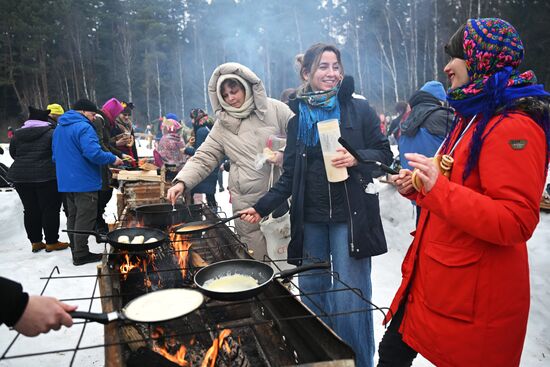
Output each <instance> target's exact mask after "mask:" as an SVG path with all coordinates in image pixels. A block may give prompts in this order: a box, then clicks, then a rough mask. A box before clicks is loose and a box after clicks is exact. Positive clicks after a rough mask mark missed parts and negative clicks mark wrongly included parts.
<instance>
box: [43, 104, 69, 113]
mask: <svg viewBox="0 0 550 367" xmlns="http://www.w3.org/2000/svg"><path fill="white" fill-rule="evenodd" d="M47 109H48V110H50V115H63V114H64V113H65V110H64V109H63V107H61V105H59V104H57V103H52V104H49V105H48V107H47Z"/></svg>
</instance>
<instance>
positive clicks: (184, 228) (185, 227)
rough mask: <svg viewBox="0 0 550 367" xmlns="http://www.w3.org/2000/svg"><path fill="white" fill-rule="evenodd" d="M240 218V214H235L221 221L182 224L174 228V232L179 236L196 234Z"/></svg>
mask: <svg viewBox="0 0 550 367" xmlns="http://www.w3.org/2000/svg"><path fill="white" fill-rule="evenodd" d="M240 216H241V214H239V213H237V214H235V215H233V216H231V217H229V218H225V219H222V220H203V221H198V222H189V223H185V224H182V225H181V226H177V227H176V228H174V231H175V232H176V233H180V234H191V233H196V232H202V231H206V230H209V229H211V228H213V227H215V226H217V225H220V224H224V223H227V222H229V221H230V220H233V219H237V218H239V217H240Z"/></svg>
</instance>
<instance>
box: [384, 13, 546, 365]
mask: <svg viewBox="0 0 550 367" xmlns="http://www.w3.org/2000/svg"><path fill="white" fill-rule="evenodd" d="M445 50H446V52H447V53H448V54H449V55H450V56H451V60H450V61H449V63H448V64H447V65H446V66H445V69H444V71H445V72H446V74H447V75H448V77H449V80H450V82H451V88H450V89H449V91H448V95H447V99H448V101H449V103H450V104H451V106H452V107H454V108H455V109H456V111H457V114H458V118H457V119H456V121H455V122H454V125H453V127H452V129H451V132H450V134H449V135H448V137H447V139H446V141H445V142H444V144H443V146H442V147H441V149H440V152H439V154H440V155H447V156H450V157H452V158H453V159H454V164H453V165H452V168H451V170H450V172H449V175H448V177H446V176H444V175H443V174H442V171H441V169H440V168H439V165H438V164H437V163H436V162H434V160H432V159H431V158H427V157H425V156H422V155H420V154H414V153H413V154H407V155H406V158H407V159H408V160H409V163H410V165H411V166H412V167H413V168H414V169H415V171H417V172H416V173H415V174H414V176H415V180H414V184H415V185H414V186H415V187H413V177H412V176H413V174H412V173H411V171H409V170H401V171H400V173H399V175H396V176H394V180H395V184H396V185H397V187H398V190H399V192H400V193H401V194H402V195H404V196H406V197H407V198H409V199H413V200H415V201H416V202H417V204H418V205H420V206H421V207H422V213H421V217H420V220H419V223H418V227H417V231H416V233H415V234H414V240H413V242H412V244H411V246H410V248H409V250H408V253H407V255H406V257H405V259H404V261H403V265H402V273H403V281H402V283H401V286H400V288H399V290H398V291H397V294H396V295H395V298H394V300H393V302H392V305H391V312H390V313H389V314H388V317H387V318H386V320H385V322H388V321H389V319H390V318H392V316H393V320H392V322H391V324H390V326H389V328H388V330H387V331H386V334H385V335H384V337H383V339H382V341H381V343H380V348H379V354H380V362H379V366H410V365H411V363H412V361H413V359H414V358H415V357H416V354H417V352H418V353H420V354H422V355H423V356H424V357H426V358H427V359H428V360H430V361H431V362H432V363H434V364H435V365H437V366H468V367H474V366H483V367H487V366H499V367H503V366H518V365H519V363H520V358H521V351H522V348H523V341H524V338H525V331H526V327H527V317H528V314H529V264H528V260H527V247H526V241H527V240H528V239H529V238H530V237H531V235H532V234H533V231H534V230H535V227H536V225H537V223H538V221H539V208H538V203H539V199H540V193H541V192H542V190H543V188H544V183H545V178H546V173H547V167H548V151H549V150H548V149H549V147H548V146H549V143H548V141H549V136H550V134H549V131H550V123H549V118H548V101H549V96H550V95H549V94H548V93H547V92H545V91H544V89H543V88H542V86H540V85H537V84H536V79H535V76H534V74H533V72H532V71H527V72H524V73H519V72H518V71H517V68H518V66H519V64H520V63H521V61H522V59H523V45H522V42H521V40H520V38H519V35H518V34H517V32H516V30H515V29H514V27H513V26H512V25H510V24H509V23H507V22H505V21H503V20H501V19H495V18H485V19H470V20H468V21H467V22H466V24H465V25H464V26H462V27H461V28H460V29H459V30H458V31H457V32H456V33H455V34H454V35H453V36H452V37H451V40H450V41H449V44H448V45H447V46H446V47H445ZM415 188H416V190H415Z"/></svg>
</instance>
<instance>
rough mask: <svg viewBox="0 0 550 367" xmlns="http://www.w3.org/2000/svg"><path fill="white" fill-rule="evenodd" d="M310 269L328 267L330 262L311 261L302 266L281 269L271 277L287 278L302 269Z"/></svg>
mask: <svg viewBox="0 0 550 367" xmlns="http://www.w3.org/2000/svg"><path fill="white" fill-rule="evenodd" d="M312 269H330V263H329V262H328V261H325V262H320V263H311V264H306V265H302V266H297V267H295V268H294V269H288V270H283V271H281V272H279V273H276V274H275V275H273V278H283V279H284V278H288V277H290V276H292V275H294V274H298V273H301V272H303V271H307V270H312Z"/></svg>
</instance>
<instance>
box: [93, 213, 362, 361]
mask: <svg viewBox="0 0 550 367" xmlns="http://www.w3.org/2000/svg"><path fill="white" fill-rule="evenodd" d="M204 208H205V209H206V211H203V212H201V213H200V216H201V217H202V218H201V217H199V218H193V219H194V220H197V219H205V217H206V218H207V219H212V215H213V214H212V213H211V212H210V211H209V209H208V208H206V207H204ZM209 213H210V214H209ZM209 215H210V216H211V218H208V216H209ZM166 231H167V233H168V236H169V241H170V243H169V244H166V245H163V246H161V247H159V248H157V249H154V250H150V251H146V252H143V253H121V252H117V251H114V252H112V254H111V255H110V256H109V262H108V266H107V267H106V268H105V270H107V269H110V271H111V272H114V273H115V274H116V273H118V274H119V276H116V277H103V278H102V279H103V280H113V284H112V285H110V287H112V288H111V289H112V290H113V291H112V292H111V293H113V294H119V295H120V296H119V298H117V299H113V303H114V305H113V306H111V307H114V308H115V309H117V308H119V307H120V305H124V304H126V303H127V302H129V301H131V299H133V298H134V297H135V296H138V295H140V294H143V293H146V292H150V291H155V290H157V289H165V288H181V287H190V286H191V287H192V286H193V285H192V284H193V281H192V278H193V276H194V274H195V272H196V271H197V270H198V269H199V268H201V267H203V266H206V265H208V264H211V263H215V262H218V261H222V260H228V259H239V258H240V259H243V258H249V256H248V253H247V248H246V246H245V245H244V244H243V243H242V242H240V241H239V240H238V238H237V237H236V236H235V234H234V233H233V232H231V230H230V229H229V228H228V227H226V226H219V227H218V228H215V229H213V230H211V231H208V232H205V233H203V235H189V234H186V235H183V234H180V233H174V232H172V231H170V230H169V228H167V230H166ZM273 292H274V293H273ZM115 302H116V303H115ZM104 308H105V307H104ZM107 308H108V307H107ZM113 326H115V325H113ZM134 326H135V327H134V328H135V330H136V333H137V334H136V335H137V338H132V339H130V340H128V339H127V338H125V337H124V335H120V334H119V340H120V338H121V339H122V340H123V341H125V342H126V344H122V346H121V348H120V349H119V352H118V353H120V355H121V358H120V360H122V361H128V362H127V363H128V364H127V365H128V366H138V365H140V366H141V365H148V364H147V362H144V361H143V360H142V358H143V356H142V355H141V354H139V352H140V350H141V351H143V349H144V348H146V349H148V350H149V352H150V353H151V354H154V355H155V356H156V358H163V359H164V360H165V361H166V362H167V363H173V364H174V365H178V366H197V367H198V366H201V367H214V366H218V367H225V366H242V367H244V366H266V367H267V366H282V365H300V364H301V363H312V362H322V361H336V360H342V361H350V360H352V359H353V351H351V350H350V349H349V347H347V346H345V345H344V344H343V343H342V342H341V340H339V339H337V338H335V336H334V334H332V333H331V332H330V330H328V329H327V328H326V326H324V325H323V324H322V323H321V322H320V321H319V320H318V319H317V318H315V317H314V316H312V315H311V314H310V313H309V312H308V311H307V309H305V308H304V307H303V305H301V304H300V303H299V302H298V301H297V300H296V297H295V296H293V295H292V294H290V293H289V292H288V290H287V289H286V288H285V287H284V286H283V285H280V284H279V283H278V282H273V284H272V285H271V286H270V287H268V288H267V289H266V290H265V291H264V293H263V294H261V295H260V296H256V297H255V298H253V299H250V300H245V301H240V302H220V301H215V300H211V299H208V298H206V299H205V302H204V304H203V305H202V306H201V307H200V308H199V309H198V310H196V311H194V312H192V313H190V314H188V315H187V316H184V317H182V318H179V319H175V320H171V321H166V322H162V323H159V324H155V325H150V324H134ZM118 329H119V328H117V327H113V328H112V330H113V332H115V333H120V331H119V330H118ZM107 340H108V338H107V331H106V341H107ZM109 340H111V339H109ZM135 340H138V341H140V342H141V348H139V349H138V350H134V349H135V348H132V344H135V343H134V342H135ZM124 346H126V347H124ZM109 350H115V349H114V348H109ZM106 351H107V349H106ZM136 358H137V359H136ZM105 360H106V363H107V361H110V360H114V359H113V358H112V357H110V356H107V355H106V359H105ZM130 360H133V361H135V360H137V361H138V363H137V364H130V362H129V361H130ZM168 361H169V362H168ZM107 365H108V366H111V365H112V366H120V365H125V363H122V364H110V363H107ZM322 365H323V364H319V366H322ZM352 365H353V362H352V364H349V363H347V362H346V363H344V364H341V365H340V364H331V366H346V367H347V366H352Z"/></svg>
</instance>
